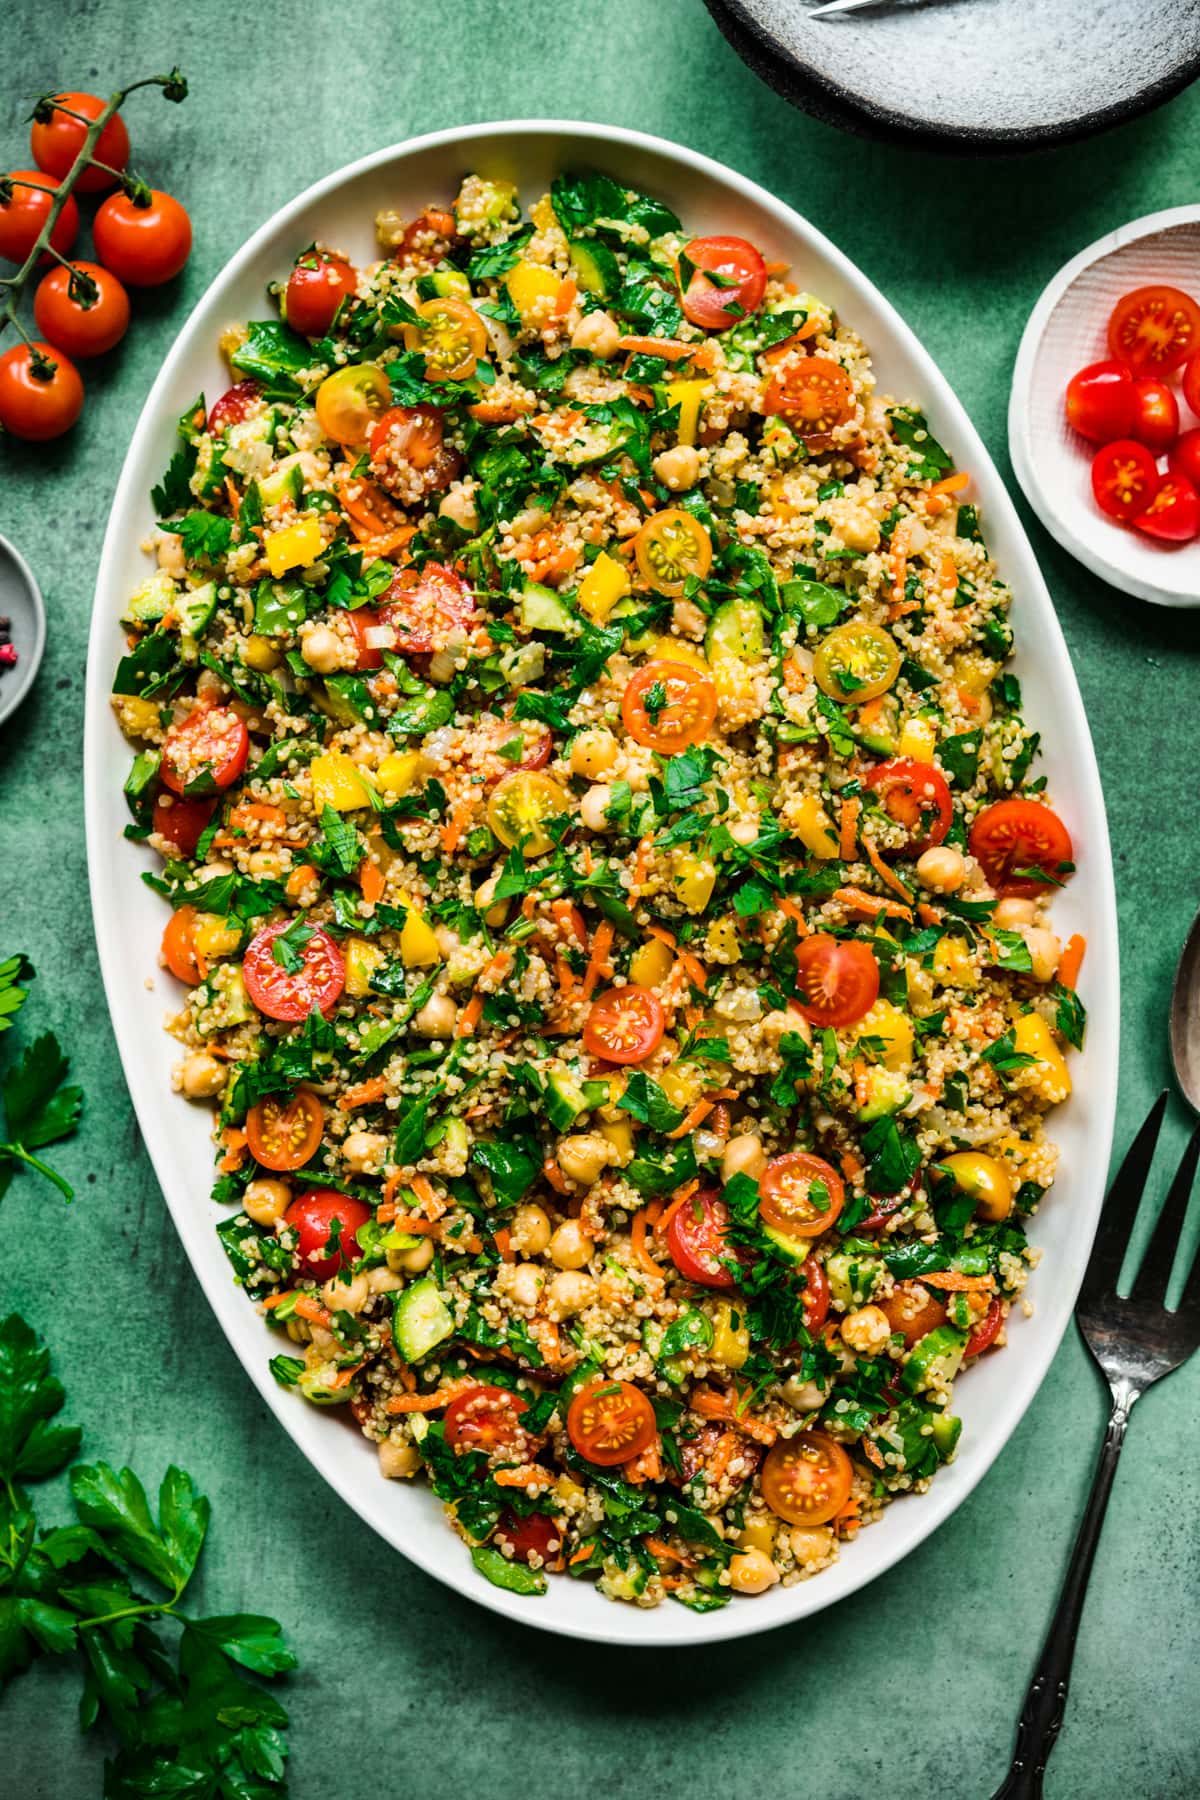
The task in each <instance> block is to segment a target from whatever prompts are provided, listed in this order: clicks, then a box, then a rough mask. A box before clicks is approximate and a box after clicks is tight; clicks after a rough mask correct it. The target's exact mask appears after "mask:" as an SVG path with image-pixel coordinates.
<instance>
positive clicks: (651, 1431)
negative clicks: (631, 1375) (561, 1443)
mask: <svg viewBox="0 0 1200 1800" xmlns="http://www.w3.org/2000/svg"><path fill="white" fill-rule="evenodd" d="M657 1435H658V1426H657V1425H656V1423H655V1419H654V1408H653V1407H652V1406H651V1404H650V1402H649V1400H647V1398H646V1396H645V1394H643V1393H642V1391H641V1389H640V1388H636V1387H634V1385H633V1383H632V1382H631V1381H603V1380H601V1381H595V1382H593V1383H592V1384H591V1385H590V1386H589V1387H586V1388H583V1389H582V1390H581V1392H580V1393H578V1394H576V1396H575V1398H574V1399H573V1400H572V1402H571V1404H570V1406H569V1407H568V1408H567V1436H568V1437H569V1438H570V1440H571V1442H572V1443H573V1444H574V1446H575V1448H576V1450H578V1452H579V1454H580V1456H583V1457H586V1458H587V1460H588V1462H594V1463H599V1464H600V1466H601V1468H605V1469H607V1468H611V1467H612V1466H613V1465H614V1464H616V1463H623V1462H628V1461H629V1460H630V1458H631V1457H634V1456H640V1455H641V1453H642V1451H643V1450H648V1449H649V1448H650V1446H651V1444H652V1443H653V1442H654V1440H655V1438H656V1436H657Z"/></svg>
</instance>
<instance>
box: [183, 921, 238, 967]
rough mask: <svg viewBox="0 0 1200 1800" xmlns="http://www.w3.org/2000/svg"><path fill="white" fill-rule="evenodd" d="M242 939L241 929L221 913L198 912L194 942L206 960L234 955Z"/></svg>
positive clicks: (213, 960) (194, 929) (210, 960)
mask: <svg viewBox="0 0 1200 1800" xmlns="http://www.w3.org/2000/svg"><path fill="white" fill-rule="evenodd" d="M241 941H242V934H241V931H240V930H239V929H238V927H237V926H236V925H231V924H230V922H229V920H228V919H224V918H222V917H221V914H220V913H204V912H202V913H197V914H196V922H195V924H194V926H193V927H192V942H193V943H194V944H195V946H196V948H197V950H198V951H199V952H200V954H201V956H202V957H203V958H204V960H205V962H215V961H216V959H217V957H218V956H232V955H233V953H234V951H235V950H236V949H237V947H238V945H239V944H240V943H241Z"/></svg>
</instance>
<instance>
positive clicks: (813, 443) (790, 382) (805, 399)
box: [763, 356, 854, 449]
mask: <svg viewBox="0 0 1200 1800" xmlns="http://www.w3.org/2000/svg"><path fill="white" fill-rule="evenodd" d="M763 411H764V412H765V413H767V414H768V415H772V414H775V413H778V414H781V415H782V417H783V418H785V419H787V420H788V422H789V423H790V424H792V425H794V426H795V427H796V430H797V431H798V432H799V433H800V435H801V437H802V438H803V439H804V441H805V443H806V444H808V445H809V447H810V448H812V449H817V448H819V447H820V445H821V443H822V441H823V440H824V439H825V438H827V437H828V436H829V433H830V432H831V431H833V430H835V429H836V427H837V426H839V425H844V424H845V423H846V420H847V419H848V418H849V417H850V415H851V413H852V412H853V411H854V383H853V382H852V381H851V379H850V377H849V375H847V373H846V371H845V369H843V367H842V365H841V363H836V362H834V361H833V360H832V358H831V357H828V356H800V357H796V358H793V359H792V360H790V361H788V362H787V363H785V364H784V367H783V370H782V372H781V373H780V374H777V375H772V376H771V379H770V380H769V381H768V382H767V390H766V393H765V394H764V395H763Z"/></svg>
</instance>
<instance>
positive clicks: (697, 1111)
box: [666, 1100, 713, 1138]
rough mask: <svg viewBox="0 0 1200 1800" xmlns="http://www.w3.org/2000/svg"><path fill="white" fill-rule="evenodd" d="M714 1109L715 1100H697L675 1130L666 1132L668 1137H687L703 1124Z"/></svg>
mask: <svg viewBox="0 0 1200 1800" xmlns="http://www.w3.org/2000/svg"><path fill="white" fill-rule="evenodd" d="M712 1109H713V1102H712V1101H711V1100H697V1102H696V1104H695V1106H693V1107H692V1109H691V1111H690V1112H688V1113H685V1115H684V1117H683V1118H682V1119H681V1120H680V1122H679V1124H678V1125H677V1126H676V1127H675V1129H674V1131H668V1132H667V1133H666V1135H667V1137H669V1138H682V1137H687V1136H688V1135H689V1134H690V1133H691V1132H693V1131H695V1129H696V1127H697V1126H698V1125H703V1123H704V1121H705V1119H707V1117H708V1115H709V1113H710V1112H711V1111H712Z"/></svg>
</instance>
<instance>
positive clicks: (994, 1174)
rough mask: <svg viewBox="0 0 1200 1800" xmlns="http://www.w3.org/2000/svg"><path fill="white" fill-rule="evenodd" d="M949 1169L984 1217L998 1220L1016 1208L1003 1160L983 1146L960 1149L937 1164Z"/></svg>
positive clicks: (1010, 1181) (947, 1171)
mask: <svg viewBox="0 0 1200 1800" xmlns="http://www.w3.org/2000/svg"><path fill="white" fill-rule="evenodd" d="M937 1166H938V1168H939V1169H945V1171H946V1173H947V1174H948V1175H949V1176H950V1177H951V1178H952V1180H953V1182H954V1185H955V1187H957V1188H959V1189H960V1190H961V1192H962V1193H964V1194H969V1195H970V1196H971V1198H972V1200H974V1202H975V1211H976V1213H977V1214H978V1215H979V1217H980V1218H981V1219H987V1220H988V1221H989V1222H990V1223H992V1224H997V1223H998V1222H999V1221H1000V1220H1001V1219H1007V1217H1008V1215H1009V1213H1010V1212H1011V1211H1012V1204H1013V1190H1012V1177H1011V1176H1010V1175H1009V1172H1008V1170H1007V1169H1006V1168H1005V1166H1004V1164H1003V1163H1002V1162H999V1161H997V1159H996V1158H995V1157H994V1156H988V1155H987V1154H986V1152H985V1151H983V1150H959V1151H957V1152H956V1153H955V1154H954V1155H953V1156H944V1157H943V1158H942V1160H941V1162H940V1163H939V1164H938V1165H937Z"/></svg>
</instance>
